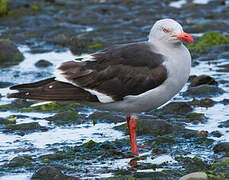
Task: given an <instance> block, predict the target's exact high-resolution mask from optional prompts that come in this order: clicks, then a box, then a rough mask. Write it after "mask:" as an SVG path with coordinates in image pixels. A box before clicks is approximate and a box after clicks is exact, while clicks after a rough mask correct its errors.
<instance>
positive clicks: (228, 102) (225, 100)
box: [220, 99, 229, 105]
mask: <svg viewBox="0 0 229 180" xmlns="http://www.w3.org/2000/svg"><path fill="white" fill-rule="evenodd" d="M220 102H221V103H222V104H224V105H228V104H229V99H223V100H222V101H220Z"/></svg>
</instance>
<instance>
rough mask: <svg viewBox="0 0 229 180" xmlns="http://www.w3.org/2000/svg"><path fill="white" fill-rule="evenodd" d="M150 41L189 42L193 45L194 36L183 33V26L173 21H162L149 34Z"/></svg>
mask: <svg viewBox="0 0 229 180" xmlns="http://www.w3.org/2000/svg"><path fill="white" fill-rule="evenodd" d="M149 41H150V42H152V43H153V42H155V41H161V42H165V43H178V42H182V41H184V42H187V43H193V42H194V40H193V38H192V36H191V35H190V34H188V33H185V32H184V31H183V28H182V26H181V25H180V24H179V23H178V22H176V21H175V20H173V19H162V20H159V21H157V22H156V23H155V24H154V25H153V27H152V29H151V31H150V34H149Z"/></svg>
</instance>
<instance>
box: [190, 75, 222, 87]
mask: <svg viewBox="0 0 229 180" xmlns="http://www.w3.org/2000/svg"><path fill="white" fill-rule="evenodd" d="M202 84H209V85H217V84H218V83H217V82H216V81H215V79H214V78H212V77H210V76H207V75H200V76H197V77H195V78H193V79H192V82H191V84H190V86H191V87H196V86H199V85H202Z"/></svg>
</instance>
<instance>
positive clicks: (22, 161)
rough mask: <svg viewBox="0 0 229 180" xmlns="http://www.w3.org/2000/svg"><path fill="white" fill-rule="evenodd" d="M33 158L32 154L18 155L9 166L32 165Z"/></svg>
mask: <svg viewBox="0 0 229 180" xmlns="http://www.w3.org/2000/svg"><path fill="white" fill-rule="evenodd" d="M32 162H33V159H32V157H31V156H27V155H24V156H17V157H15V158H13V159H12V160H11V161H10V162H9V163H8V165H7V166H8V167H22V166H32Z"/></svg>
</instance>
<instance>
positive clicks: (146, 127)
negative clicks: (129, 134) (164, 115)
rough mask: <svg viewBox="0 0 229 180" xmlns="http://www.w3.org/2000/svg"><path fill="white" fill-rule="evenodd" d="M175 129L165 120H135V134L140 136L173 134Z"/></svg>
mask: <svg viewBox="0 0 229 180" xmlns="http://www.w3.org/2000/svg"><path fill="white" fill-rule="evenodd" d="M175 129H176V127H175V126H173V125H171V124H170V123H168V122H167V121H165V120H155V119H154V120H151V119H140V120H137V128H136V133H137V135H138V136H141V135H152V134H154V135H164V134H169V133H171V132H173V131H174V130H175Z"/></svg>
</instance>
